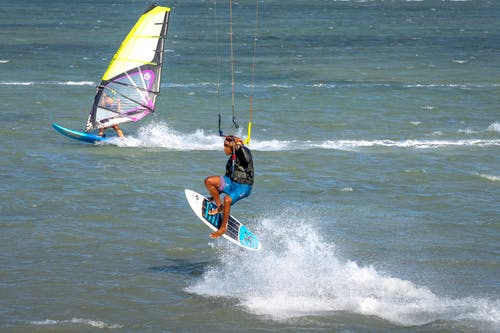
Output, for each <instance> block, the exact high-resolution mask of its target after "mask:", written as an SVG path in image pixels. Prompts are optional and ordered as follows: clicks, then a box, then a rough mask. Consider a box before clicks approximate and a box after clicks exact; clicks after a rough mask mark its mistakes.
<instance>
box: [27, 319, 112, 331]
mask: <svg viewBox="0 0 500 333" xmlns="http://www.w3.org/2000/svg"><path fill="white" fill-rule="evenodd" d="M30 324H32V325H39V326H59V325H72V324H73V325H78V324H81V325H86V326H90V327H95V328H107V329H113V328H122V326H121V325H118V324H107V323H105V322H103V321H99V320H92V319H84V318H72V319H69V320H53V319H45V320H38V321H31V322H30Z"/></svg>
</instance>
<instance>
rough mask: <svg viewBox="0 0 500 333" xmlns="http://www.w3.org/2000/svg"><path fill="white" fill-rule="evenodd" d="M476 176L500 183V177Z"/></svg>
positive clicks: (483, 174) (480, 174)
mask: <svg viewBox="0 0 500 333" xmlns="http://www.w3.org/2000/svg"><path fill="white" fill-rule="evenodd" d="M476 175H477V176H479V177H481V178H484V179H487V180H489V181H492V182H500V176H493V175H487V174H485V173H477V174H476Z"/></svg>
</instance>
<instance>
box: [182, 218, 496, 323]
mask: <svg viewBox="0 0 500 333" xmlns="http://www.w3.org/2000/svg"><path fill="white" fill-rule="evenodd" d="M292 215H293V216H294V220H291V219H290V217H289V215H283V216H274V217H269V218H263V219H262V220H261V221H259V222H258V223H256V224H254V225H253V228H254V229H255V230H256V232H257V233H258V234H259V235H261V238H262V239H261V241H262V243H263V248H262V250H261V251H259V252H245V251H241V250H240V249H238V248H235V247H234V246H231V245H228V243H227V242H224V241H223V240H220V241H219V240H217V241H216V242H215V245H216V248H218V246H221V247H222V249H223V250H222V251H221V254H220V258H219V259H220V260H219V263H218V264H215V265H214V266H212V267H209V268H207V269H206V271H205V272H204V273H203V276H202V277H201V278H200V279H199V280H198V281H196V282H194V283H193V284H192V285H191V286H189V287H188V288H187V289H186V290H187V291H188V292H190V293H193V294H197V295H202V296H206V297H227V298H231V299H235V300H236V301H237V302H238V303H239V305H240V306H242V307H244V308H245V309H246V310H247V311H249V312H250V313H254V314H258V315H264V316H267V317H269V318H271V319H274V320H278V321H282V320H288V319H291V318H297V317H302V316H322V315H326V316H330V315H332V313H335V312H339V311H341V312H349V313H355V314H361V315H366V316H376V317H379V318H382V319H385V320H388V321H391V322H393V323H396V324H399V325H403V326H412V325H423V324H427V323H431V322H435V321H438V320H452V321H454V320H478V321H483V322H487V323H488V325H499V323H500V311H499V310H500V301H499V300H487V299H482V298H473V297H469V298H465V299H450V298H447V297H445V296H439V295H437V294H435V293H434V292H432V291H431V290H430V289H429V288H427V287H425V286H419V285H416V284H415V283H413V282H411V281H407V280H403V279H400V278H397V277H393V276H390V275H389V274H386V273H383V272H380V271H379V270H377V269H376V268H375V267H373V266H363V265H359V264H358V263H356V262H355V261H352V260H348V259H345V258H342V256H341V255H339V254H338V252H337V249H336V247H335V245H334V244H331V243H327V242H325V241H324V240H323V239H322V238H321V236H320V235H321V232H320V231H318V230H315V225H317V223H315V222H314V221H311V220H309V221H308V219H310V218H306V217H301V216H297V213H296V211H294V214H292ZM297 221H299V222H297ZM257 224H258V225H257ZM290 230H294V232H293V233H291V232H290ZM242 263H244V264H242Z"/></svg>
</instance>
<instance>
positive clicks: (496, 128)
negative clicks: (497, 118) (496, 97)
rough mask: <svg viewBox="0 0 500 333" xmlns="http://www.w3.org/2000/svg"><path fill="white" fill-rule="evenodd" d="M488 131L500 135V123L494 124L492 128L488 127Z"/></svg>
mask: <svg viewBox="0 0 500 333" xmlns="http://www.w3.org/2000/svg"><path fill="white" fill-rule="evenodd" d="M486 130H487V131H490V132H497V133H500V123H499V122H494V123H493V124H491V125H490V126H488V128H487V129H486Z"/></svg>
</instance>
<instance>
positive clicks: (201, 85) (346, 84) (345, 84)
mask: <svg viewBox="0 0 500 333" xmlns="http://www.w3.org/2000/svg"><path fill="white" fill-rule="evenodd" d="M6 62H8V60H6V61H4V63H6ZM0 63H1V60H0ZM0 85H69V86H71V85H92V86H95V85H96V83H95V82H93V81H21V82H17V81H0ZM218 85H219V84H218V83H217V82H181V83H175V82H165V83H163V84H162V88H166V89H169V88H188V89H197V88H198V89H207V87H217V86H218ZM241 87H245V88H252V86H251V85H249V84H241ZM353 87H358V88H376V87H386V88H391V89H392V88H419V89H420V88H432V89H434V88H460V89H489V88H498V87H500V84H498V83H404V82H364V81H359V82H357V81H341V82H313V83H305V84H304V83H286V82H281V83H276V82H273V83H263V84H255V85H254V86H253V88H256V89H297V88H313V89H332V88H353Z"/></svg>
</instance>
